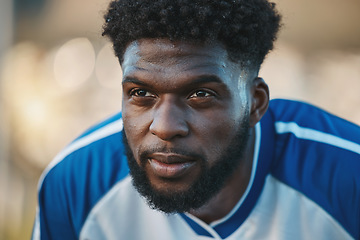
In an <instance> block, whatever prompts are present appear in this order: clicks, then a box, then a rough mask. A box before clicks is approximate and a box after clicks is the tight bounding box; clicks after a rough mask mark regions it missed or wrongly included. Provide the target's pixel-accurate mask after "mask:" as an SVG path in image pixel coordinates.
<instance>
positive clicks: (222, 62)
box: [122, 39, 237, 75]
mask: <svg viewBox="0 0 360 240" xmlns="http://www.w3.org/2000/svg"><path fill="white" fill-rule="evenodd" d="M122 67H123V72H124V75H126V74H129V73H131V72H133V71H136V70H145V71H146V70H148V69H151V70H155V71H158V72H159V73H160V72H161V73H166V72H174V71H175V72H178V73H180V72H188V71H191V72H196V71H200V72H203V73H206V72H209V73H217V72H218V73H219V72H221V71H225V69H226V70H227V71H229V70H236V69H237V64H236V63H234V62H232V61H231V60H230V59H229V58H228V54H227V51H226V49H225V48H224V47H223V46H222V45H221V44H217V43H213V44H199V43H190V42H184V41H176V42H172V41H170V40H167V39H141V40H138V41H134V42H132V43H131V44H129V46H128V47H127V48H126V51H125V53H124V61H123V63H122Z"/></svg>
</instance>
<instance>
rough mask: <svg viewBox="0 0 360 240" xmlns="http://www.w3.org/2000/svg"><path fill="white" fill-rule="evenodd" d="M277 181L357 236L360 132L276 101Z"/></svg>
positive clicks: (331, 117)
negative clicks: (303, 197)
mask: <svg viewBox="0 0 360 240" xmlns="http://www.w3.org/2000/svg"><path fill="white" fill-rule="evenodd" d="M269 112H270V113H271V114H272V116H273V119H274V126H275V134H276V145H275V148H276V150H275V152H276V154H275V155H276V161H275V162H274V165H273V168H272V175H273V176H274V177H275V178H277V179H278V180H280V181H281V182H283V183H285V184H287V185H289V186H290V187H292V188H293V189H295V190H297V191H298V192H300V193H301V194H304V195H305V196H306V197H307V198H309V199H311V200H312V201H314V202H315V203H316V204H318V205H319V206H320V207H321V208H323V209H324V210H325V211H326V212H328V213H329V214H330V215H331V216H332V217H333V218H334V219H336V221H338V222H339V223H340V224H342V225H343V226H344V228H345V229H346V230H347V231H348V232H350V233H351V235H352V236H357V237H359V234H360V233H359V226H360V219H359V216H360V204H359V202H360V174H359V172H360V127H359V126H357V125H355V124H353V123H350V122H348V121H346V120H344V119H341V118H339V117H337V116H334V115H332V114H330V113H328V112H326V111H324V110H322V109H320V108H317V107H315V106H312V105H310V104H306V103H302V102H296V101H289V100H274V101H272V102H271V104H270V108H269Z"/></svg>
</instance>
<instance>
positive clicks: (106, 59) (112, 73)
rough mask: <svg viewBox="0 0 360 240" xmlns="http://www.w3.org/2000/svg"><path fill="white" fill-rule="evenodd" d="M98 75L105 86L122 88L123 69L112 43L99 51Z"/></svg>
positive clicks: (97, 61)
mask: <svg viewBox="0 0 360 240" xmlns="http://www.w3.org/2000/svg"><path fill="white" fill-rule="evenodd" d="M95 72H96V77H97V79H98V81H99V83H100V85H101V86H103V87H108V88H121V79H122V70H121V67H120V64H119V61H118V59H117V58H116V57H115V55H114V52H113V50H112V47H111V45H110V44H106V45H105V46H104V47H103V48H102V49H101V50H100V52H99V54H98V56H97V59H96V67H95Z"/></svg>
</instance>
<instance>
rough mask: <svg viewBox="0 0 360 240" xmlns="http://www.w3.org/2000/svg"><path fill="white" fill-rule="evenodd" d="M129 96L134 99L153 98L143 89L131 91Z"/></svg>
mask: <svg viewBox="0 0 360 240" xmlns="http://www.w3.org/2000/svg"><path fill="white" fill-rule="evenodd" d="M130 96H134V97H154V96H155V95H154V94H152V93H151V92H149V91H147V90H144V89H140V88H135V89H132V90H131V91H130Z"/></svg>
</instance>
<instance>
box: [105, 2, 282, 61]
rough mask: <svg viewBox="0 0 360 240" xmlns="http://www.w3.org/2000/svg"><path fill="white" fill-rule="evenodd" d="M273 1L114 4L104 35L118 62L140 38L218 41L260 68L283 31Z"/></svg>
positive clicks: (234, 57) (235, 56)
mask: <svg viewBox="0 0 360 240" xmlns="http://www.w3.org/2000/svg"><path fill="white" fill-rule="evenodd" d="M280 19H281V17H280V15H279V14H278V12H277V11H276V9H275V3H270V2H268V1H267V0H116V1H112V2H111V3H110V6H109V9H108V12H107V13H106V15H105V24H104V27H103V36H107V37H109V38H110V40H111V41H112V43H113V47H114V51H115V54H116V56H117V57H118V58H119V61H120V62H122V61H123V54H124V52H125V49H126V47H127V46H128V44H129V43H131V42H133V41H135V40H138V39H142V38H167V39H170V40H171V41H178V40H180V41H189V42H199V43H206V42H209V43H211V42H219V43H221V44H223V46H225V49H226V50H227V52H228V55H229V58H230V59H231V60H232V61H234V62H237V63H240V64H241V65H243V66H253V67H254V66H256V67H259V66H260V65H261V63H262V62H263V60H264V58H265V56H266V54H267V53H268V52H269V51H270V50H272V48H273V43H274V41H275V39H276V35H277V32H278V30H279V28H280Z"/></svg>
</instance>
